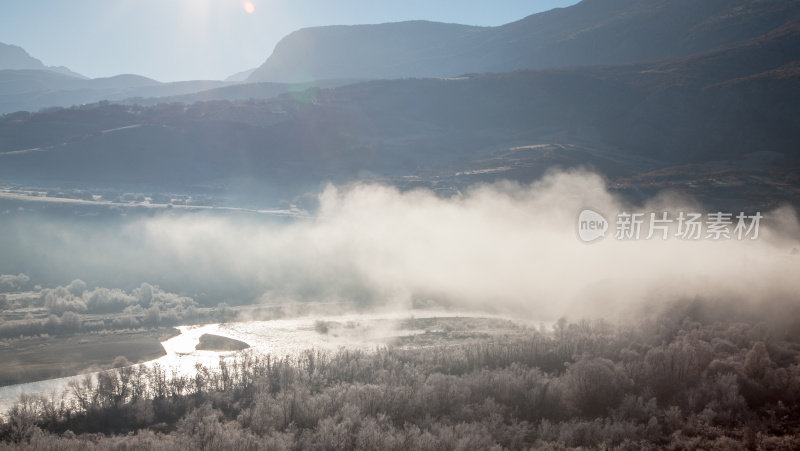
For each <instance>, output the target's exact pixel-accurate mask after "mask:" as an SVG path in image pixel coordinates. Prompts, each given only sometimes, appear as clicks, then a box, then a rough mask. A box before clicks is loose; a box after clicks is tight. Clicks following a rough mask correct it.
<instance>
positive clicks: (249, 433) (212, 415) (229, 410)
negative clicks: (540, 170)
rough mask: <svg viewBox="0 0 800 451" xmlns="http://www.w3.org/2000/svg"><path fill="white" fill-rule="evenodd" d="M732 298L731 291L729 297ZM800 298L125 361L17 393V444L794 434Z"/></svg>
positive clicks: (631, 439)
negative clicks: (625, 318)
mask: <svg viewBox="0 0 800 451" xmlns="http://www.w3.org/2000/svg"><path fill="white" fill-rule="evenodd" d="M734 307H735V308H734ZM796 319H797V312H796V309H792V308H790V307H789V306H787V305H783V306H781V307H780V308H778V307H775V308H765V307H764V306H753V307H747V308H745V307H742V306H741V305H736V306H734V304H732V303H730V302H729V303H724V302H711V301H708V300H701V299H693V300H686V301H682V302H675V303H672V304H670V305H669V306H667V307H662V308H659V309H653V311H651V312H650V313H649V314H647V315H644V316H642V317H641V318H640V319H639V320H637V321H633V322H626V323H623V324H612V323H610V322H607V321H603V320H599V319H594V320H583V321H568V320H566V319H561V320H559V321H558V322H556V323H555V324H554V325H553V327H552V328H536V327H530V328H528V329H526V330H525V331H524V334H523V335H522V336H520V335H516V336H514V337H513V338H511V337H509V338H505V339H504V338H498V337H494V338H486V339H475V340H471V341H469V342H466V343H457V344H448V343H446V342H442V343H441V344H437V345H434V346H429V347H421V348H410V349H409V348H403V347H400V346H386V347H379V348H376V349H375V350H373V351H356V350H345V349H341V350H340V351H338V352H333V353H330V352H322V351H318V350H313V349H309V350H306V351H304V352H299V353H296V354H293V355H285V356H278V355H265V354H259V353H256V352H251V351H244V352H243V353H240V354H237V356H236V357H235V358H233V359H228V360H220V362H219V367H218V368H207V367H203V366H201V365H198V366H197V367H196V372H195V374H194V375H193V376H191V377H187V376H179V375H177V374H175V373H173V372H172V371H171V369H169V368H161V367H158V366H154V367H152V368H149V369H148V368H147V367H143V366H129V365H128V363H127V362H124V361H119V362H117V365H116V366H118V367H119V368H117V369H115V370H109V371H106V372H104V373H101V374H100V376H99V377H98V378H97V379H96V380H94V379H92V378H85V379H84V380H83V381H82V382H80V383H73V384H72V385H71V386H70V388H69V389H68V390H67V391H66V392H65V393H63V394H62V395H61V396H55V397H25V396H23V397H22V398H21V399H20V400H19V402H18V403H17V404H16V405H15V406H14V407H13V408H12V409H11V410H10V411H9V412H7V414H6V417H5V419H4V421H3V423H2V425H0V437H1V439H2V446H3V447H7V448H9V449H39V450H49V449H53V450H55V449H58V450H71V449H75V450H78V449H80V450H83V449H143V448H147V449H198V450H199V449H202V450H205V449H237V450H260V449H266V450H273V449H274V450H280V449H298V450H300V449H303V450H305V449H330V450H334V449H397V450H401V449H422V450H440V449H465V450H466V449H526V448H536V449H568V448H585V447H588V448H602V449H696V448H703V449H797V447H798V446H800V435H798V432H800V431H799V426H800V425H798V421H797V418H800V409H799V407H800V360H799V359H798V357H799V356H800V329H799V328H798V327H797V324H798V323H797V321H796Z"/></svg>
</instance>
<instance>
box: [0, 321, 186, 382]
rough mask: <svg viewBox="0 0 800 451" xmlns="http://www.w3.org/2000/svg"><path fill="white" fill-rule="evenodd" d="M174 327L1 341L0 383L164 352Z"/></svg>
mask: <svg viewBox="0 0 800 451" xmlns="http://www.w3.org/2000/svg"><path fill="white" fill-rule="evenodd" d="M177 334H178V331H177V330H176V329H172V328H160V329H152V330H143V331H142V330H138V331H119V332H114V333H105V334H99V333H91V334H75V335H70V336H60V337H46V338H43V337H32V338H23V339H17V340H8V341H3V342H0V362H3V365H2V366H0V386H6V385H12V384H19V383H24V382H34V381H39V380H44V379H52V378H56V377H64V376H73V375H76V374H82V373H86V372H90V371H94V370H98V369H107V368H111V366H112V363H113V362H114V359H115V358H117V357H118V356H124V357H125V358H126V359H128V361H130V362H132V363H136V362H142V361H147V360H153V359H156V358H158V357H161V356H163V355H165V352H164V348H163V347H162V346H161V341H163V340H165V339H166V338H168V337H170V336H174V335H177Z"/></svg>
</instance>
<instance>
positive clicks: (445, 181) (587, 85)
mask: <svg viewBox="0 0 800 451" xmlns="http://www.w3.org/2000/svg"><path fill="white" fill-rule="evenodd" d="M798 61H800V29H799V28H798V27H787V28H784V29H782V30H779V31H777V32H775V33H772V34H770V35H769V36H766V37H764V38H761V39H758V40H753V41H750V42H748V43H746V44H744V45H741V46H739V47H737V48H735V49H727V50H722V51H715V52H710V53H706V54H702V55H696V56H692V57H689V58H681V59H673V60H666V61H661V62H655V63H650V64H634V65H621V66H595V67H587V68H571V69H549V70H542V71H520V72H513V73H507V74H494V75H475V76H468V77H462V78H458V79H408V80H394V81H391V80H386V81H373V82H366V83H360V84H355V85H349V86H343V87H340V88H336V89H311V90H308V91H305V92H303V93H302V94H299V93H294V94H291V95H284V96H281V97H279V98H276V99H273V100H268V101H252V100H243V101H237V102H228V101H212V102H200V103H195V104H193V105H190V106H184V105H182V104H173V105H159V106H155V107H147V108H145V107H136V106H130V107H128V106H120V105H104V104H98V105H89V106H86V107H82V108H74V109H62V110H53V111H48V112H42V113H38V114H33V115H30V114H27V113H19V114H14V115H7V116H4V117H3V119H2V121H0V134H2V135H3V136H4V137H5V138H6V139H4V140H3V141H2V142H1V143H0V146H1V147H0V151H2V152H4V155H1V156H0V158H2V160H3V163H2V165H0V177H2V178H3V179H6V180H12V181H13V180H18V181H31V180H40V181H47V182H48V183H84V184H87V183H88V184H91V183H112V182H130V183H154V184H162V185H163V184H170V186H182V187H186V186H192V185H196V184H199V183H202V184H209V183H222V184H225V183H229V182H230V181H231V180H235V179H242V178H244V179H251V180H256V181H258V182H259V183H264V184H267V185H268V186H269V187H271V188H272V189H273V193H274V195H276V196H279V197H282V198H285V197H286V196H288V197H291V196H294V195H297V194H300V193H302V192H303V190H304V189H309V188H311V189H315V188H316V187H317V186H318V184H319V183H321V182H325V181H337V182H347V181H352V180H356V179H361V178H364V177H369V178H376V177H377V178H378V179H384V180H390V181H391V180H394V179H397V180H409V179H408V177H409V176H413V179H414V180H417V181H418V182H419V183H423V184H430V183H435V184H438V186H452V187H458V186H461V185H463V184H468V183H472V182H475V181H486V180H493V179H497V178H510V179H514V180H520V181H528V180H532V179H533V178H535V177H537V176H539V175H540V174H541V173H542V172H543V171H545V170H546V169H547V168H549V167H553V166H562V167H571V166H584V167H590V168H593V169H595V170H598V171H600V172H603V173H605V174H607V175H608V176H612V177H620V178H626V177H632V176H634V175H636V174H641V173H643V172H645V173H646V172H648V171H652V170H657V169H660V168H662V169H663V168H666V167H670V166H674V165H685V164H701V163H707V162H713V161H719V160H738V159H741V158H747V156H748V155H750V154H753V153H756V152H772V154H773V155H775V158H774V159H777V160H776V161H777V162H778V163H777V166H775V167H773V166H769V163H768V162H765V163H763V164H767V165H768V167H767V169H770V168H772V169H775V168H777V170H778V171H779V174H778V177H779V178H781V179H782V180H788V179H786V178H785V177H791V173H792V172H791V169H790V168H792V167H794V166H796V164H797V163H796V162H797V161H798V158H797V157H798V155H797V149H798V146H797V143H798V140H799V139H800V136H798V131H797V130H800V127H798V124H799V123H800V117H799V115H798V111H797V108H796V105H797V104H798V102H800V98H799V97H800V65H799V64H798ZM537 146H538V147H537ZM26 149H28V150H26ZM558 149H562V150H558ZM737 164H738V163H737ZM742 165H744V166H747V165H748V164H747V163H742V164H740V165H739V166H742ZM759 167H760V166H759ZM717 169H718V168H716V169H715V167H714V166H713V165H712V169H709V170H710V171H711V172H714V171H716V170H717ZM751 169H752V168H751ZM772 169H770V170H772ZM787 170H788V171H789V173H788V174H787V173H785V171H787ZM781 171H784V172H781ZM781 174H782V175H781ZM705 176H706V175H705V174H704V173H702V171H701V174H700V175H698V177H701V178H702V177H705ZM753 191H754V192H755V191H757V190H753ZM794 191H795V190H791V192H790V193H788V194H787V192H783V194H781V193H777V194H775V193H773V194H774V195H775V196H779V197H780V196H784V198H787V196H788V199H790V198H793V197H792V196H796V194H791V193H793V192H794ZM773 194H771V196H772V195H773ZM759 195H760V194H759Z"/></svg>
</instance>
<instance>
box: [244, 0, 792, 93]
mask: <svg viewBox="0 0 800 451" xmlns="http://www.w3.org/2000/svg"><path fill="white" fill-rule="evenodd" d="M798 21H800V2H797V1H794V0H761V1H751V0H704V1H696V0H584V1H582V2H580V3H578V4H576V5H573V6H570V7H567V8H560V9H554V10H551V11H548V12H544V13H539V14H534V15H532V16H529V17H526V18H524V19H522V20H520V21H517V22H513V23H509V24H506V25H503V26H499V27H486V28H481V27H467V26H462V25H452V24H442V23H433V22H401V23H388V24H380V25H358V26H328V27H314V28H305V29H302V30H299V31H296V32H294V33H291V34H290V35H288V36H286V37H285V38H283V39H282V40H281V41H280V42H279V43H278V44H277V46H276V47H275V49H274V51H273V53H272V55H270V57H269V58H268V59H267V61H266V62H265V63H264V64H262V65H261V66H260V67H259V68H258V69H256V70H255V72H253V74H252V75H251V76H250V78H249V79H248V80H249V81H251V82H257V81H272V82H297V81H309V80H314V79H335V78H360V79H380V78H403V77H452V76H458V75H462V74H467V73H483V72H508V71H513V70H518V69H541V68H548V67H569V66H586V65H596V64H622V63H631V62H642V61H655V60H661V59H666V58H675V57H681V56H688V55H691V54H695V53H699V52H704V51H708V50H712V49H716V48H719V47H722V46H730V45H734V44H737V43H741V42H745V41H747V40H750V39H753V38H756V37H758V36H761V35H763V34H765V33H767V32H769V31H770V30H773V29H776V28H778V27H780V26H783V25H786V24H788V23H797V22H798Z"/></svg>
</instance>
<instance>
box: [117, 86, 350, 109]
mask: <svg viewBox="0 0 800 451" xmlns="http://www.w3.org/2000/svg"><path fill="white" fill-rule="evenodd" d="M358 81H359V80H319V81H314V82H308V83H235V84H233V85H229V86H222V87H220V88H213V89H207V90H203V91H197V92H195V91H192V92H190V93H188V94H180V95H166V96H161V97H131V98H127V99H124V100H121V101H118V102H117V103H123V104H127V105H157V104H159V103H174V102H179V103H187V104H190V103H195V102H208V101H212V100H247V99H269V98H271V97H276V96H279V95H281V94H285V93H287V92H291V93H300V92H302V91H305V90H307V89H311V88H335V87H338V86H344V85H349V84H353V83H356V82H358Z"/></svg>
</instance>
